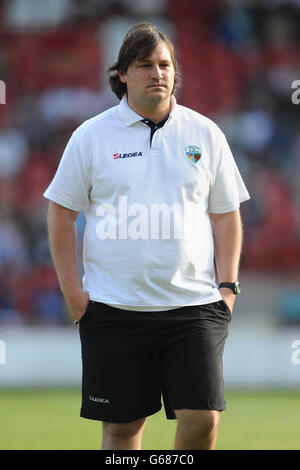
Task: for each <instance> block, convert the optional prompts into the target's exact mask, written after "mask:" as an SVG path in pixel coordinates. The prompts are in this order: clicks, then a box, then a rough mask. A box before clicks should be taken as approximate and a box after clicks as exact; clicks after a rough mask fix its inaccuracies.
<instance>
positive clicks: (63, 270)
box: [47, 203, 82, 298]
mask: <svg viewBox="0 0 300 470" xmlns="http://www.w3.org/2000/svg"><path fill="white" fill-rule="evenodd" d="M75 221H76V214H75V213H73V211H68V210H67V209H64V208H62V207H58V206H57V205H56V204H53V203H50V204H49V211H48V219H47V222H48V233H49V244H50V250H51V255H52V259H53V263H54V265H55V269H56V272H57V276H58V280H59V284H60V288H61V291H62V293H63V294H64V296H65V297H66V298H67V297H70V296H71V295H72V294H73V293H74V292H77V291H79V290H82V287H81V283H80V280H79V272H78V261H77V232H76V225H75Z"/></svg>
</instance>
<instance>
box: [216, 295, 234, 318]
mask: <svg viewBox="0 0 300 470" xmlns="http://www.w3.org/2000/svg"><path fill="white" fill-rule="evenodd" d="M218 304H219V305H220V306H221V308H222V309H223V310H224V311H225V312H226V313H228V315H230V318H231V315H232V313H231V310H230V308H229V307H228V305H227V303H226V302H225V300H223V299H221V300H219V301H218Z"/></svg>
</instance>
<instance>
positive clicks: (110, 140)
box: [44, 97, 249, 311]
mask: <svg viewBox="0 0 300 470" xmlns="http://www.w3.org/2000/svg"><path fill="white" fill-rule="evenodd" d="M142 119H143V118H142V117H141V116H139V115H138V114H136V113H135V112H134V111H133V110H132V109H131V108H130V107H129V106H128V104H127V99H126V97H124V98H123V99H122V100H121V102H120V104H119V105H118V106H115V107H113V108H111V109H109V110H107V111H105V112H104V113H101V114H99V115H98V116H95V117H93V118H92V119H89V120H87V121H85V122H84V123H83V124H82V125H81V126H79V127H78V128H77V129H76V130H75V132H74V133H73V135H72V137H71V138H70V140H69V142H68V144H67V146H66V149H65V151H64V154H63V156H62V159H61V161H60V164H59V167H58V169H57V172H56V174H55V176H54V178H53V180H52V182H51V184H50V186H49V187H48V189H47V190H46V191H45V193H44V196H45V197H46V198H48V199H50V200H52V201H54V202H56V203H58V204H60V205H62V206H64V207H67V208H68V209H71V210H74V211H78V212H80V211H81V210H83V211H84V214H85V218H86V228H85V233H84V249H83V265H84V276H83V279H82V282H83V289H84V290H85V291H87V292H88V293H89V296H90V299H91V300H95V301H98V302H103V303H107V304H109V305H113V306H114V307H118V308H124V309H131V310H134V309H135V310H141V311H143V310H150V311H152V310H168V309H172V308H177V307H181V306H185V305H197V304H206V303H210V302H215V301H217V300H220V299H221V295H220V293H219V290H218V286H217V284H216V281H215V271H214V245H213V238H212V229H211V223H210V219H209V215H208V213H209V212H212V213H225V212H230V211H233V210H235V209H237V208H238V207H239V205H240V203H241V202H243V201H246V200H247V199H249V194H248V192H247V189H246V187H245V185H244V183H243V181H242V178H241V176H240V173H239V171H238V168H237V166H236V163H235V161H234V159H233V156H232V154H231V151H230V149H229V146H228V144H227V142H226V139H225V136H224V134H223V133H222V131H221V130H220V129H219V128H218V126H217V125H216V124H215V123H213V122H212V121H211V120H209V119H208V118H206V117H204V116H202V115H201V114H199V113H196V112H195V111H192V110H191V109H188V108H186V107H184V106H181V105H179V104H177V103H176V100H175V98H174V97H172V109H171V112H170V116H169V118H168V120H167V121H166V123H165V124H164V126H163V127H161V128H160V129H158V130H157V131H156V132H155V133H154V135H153V139H152V143H151V145H150V128H149V127H148V126H147V124H145V123H143V122H141V121H142Z"/></svg>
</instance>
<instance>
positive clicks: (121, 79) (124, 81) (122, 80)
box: [118, 72, 127, 83]
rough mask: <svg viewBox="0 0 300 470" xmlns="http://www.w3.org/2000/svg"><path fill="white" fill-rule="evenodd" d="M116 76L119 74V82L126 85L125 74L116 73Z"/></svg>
mask: <svg viewBox="0 0 300 470" xmlns="http://www.w3.org/2000/svg"><path fill="white" fill-rule="evenodd" d="M118 74H119V78H120V81H121V82H122V83H126V82H127V80H126V73H125V72H118Z"/></svg>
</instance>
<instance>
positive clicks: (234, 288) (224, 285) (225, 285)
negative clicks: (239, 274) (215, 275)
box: [219, 281, 241, 295]
mask: <svg viewBox="0 0 300 470" xmlns="http://www.w3.org/2000/svg"><path fill="white" fill-rule="evenodd" d="M219 289H229V290H231V292H232V293H233V294H234V295H238V294H239V293H240V292H241V288H240V283H239V281H234V282H220V284H219Z"/></svg>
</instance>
